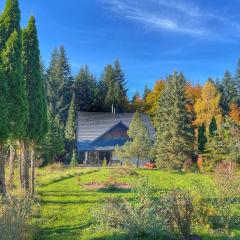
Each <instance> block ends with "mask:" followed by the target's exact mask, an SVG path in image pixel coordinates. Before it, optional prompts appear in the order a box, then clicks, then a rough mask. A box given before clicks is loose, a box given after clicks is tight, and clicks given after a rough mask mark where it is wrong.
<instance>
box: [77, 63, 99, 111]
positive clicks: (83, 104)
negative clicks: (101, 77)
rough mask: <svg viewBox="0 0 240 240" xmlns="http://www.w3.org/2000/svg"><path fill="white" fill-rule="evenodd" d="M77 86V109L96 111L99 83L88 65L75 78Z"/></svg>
mask: <svg viewBox="0 0 240 240" xmlns="http://www.w3.org/2000/svg"><path fill="white" fill-rule="evenodd" d="M75 86H76V87H75V96H76V109H77V110H78V111H94V110H95V109H96V108H97V104H98V95H97V93H98V92H97V82H96V79H95V77H94V76H93V75H92V74H91V73H90V71H89V68H88V66H87V65H85V66H84V67H82V68H81V69H80V72H79V73H78V75H77V77H76V78H75ZM101 104H102V103H101Z"/></svg>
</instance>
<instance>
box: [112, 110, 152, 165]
mask: <svg viewBox="0 0 240 240" xmlns="http://www.w3.org/2000/svg"><path fill="white" fill-rule="evenodd" d="M128 136H129V138H130V139H131V140H130V141H127V142H126V143H125V144H124V145H123V147H122V148H121V149H120V148H119V147H116V154H117V155H118V157H119V159H122V160H124V161H126V160H129V161H132V160H134V159H136V160H137V162H136V165H137V167H138V166H139V163H140V161H143V160H148V159H149V157H150V151H151V147H152V140H151V137H150V134H149V131H148V129H147V127H146V126H145V124H144V123H143V121H142V120H141V115H140V113H138V112H136V113H135V114H134V116H133V119H132V121H131V123H130V126H129V130H128Z"/></svg>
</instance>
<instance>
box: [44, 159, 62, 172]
mask: <svg viewBox="0 0 240 240" xmlns="http://www.w3.org/2000/svg"><path fill="white" fill-rule="evenodd" d="M63 168H64V166H63V164H62V163H60V162H58V163H53V164H49V165H47V166H46V167H45V169H46V171H47V172H49V173H52V172H56V171H61V170H63Z"/></svg>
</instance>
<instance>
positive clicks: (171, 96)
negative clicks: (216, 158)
mask: <svg viewBox="0 0 240 240" xmlns="http://www.w3.org/2000/svg"><path fill="white" fill-rule="evenodd" d="M165 84H166V85H165V87H164V90H163V92H162V94H161V97H160V100H159V105H158V109H157V142H156V152H157V154H156V155H157V156H156V157H157V159H156V161H157V165H158V167H171V168H174V169H181V168H182V166H183V163H184V161H185V160H187V159H188V158H189V157H191V156H192V153H193V142H194V137H193V129H192V125H191V117H190V115H189V113H188V111H187V110H186V95H185V87H186V80H185V78H184V76H183V75H182V74H178V73H176V72H175V73H174V74H173V75H172V76H169V77H168V79H167V81H166V83H165Z"/></svg>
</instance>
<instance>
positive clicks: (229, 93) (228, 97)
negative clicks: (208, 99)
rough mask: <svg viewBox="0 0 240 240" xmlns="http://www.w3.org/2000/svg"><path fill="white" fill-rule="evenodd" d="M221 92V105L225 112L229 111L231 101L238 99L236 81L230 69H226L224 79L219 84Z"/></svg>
mask: <svg viewBox="0 0 240 240" xmlns="http://www.w3.org/2000/svg"><path fill="white" fill-rule="evenodd" d="M218 89H219V91H220V93H221V100H220V106H221V108H222V110H223V112H224V113H225V114H227V113H228V112H229V106H230V104H231V102H234V101H236V100H237V89H236V84H235V81H234V79H233V77H232V75H231V73H230V72H229V71H226V72H225V74H224V77H223V80H222V81H221V82H220V84H218Z"/></svg>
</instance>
